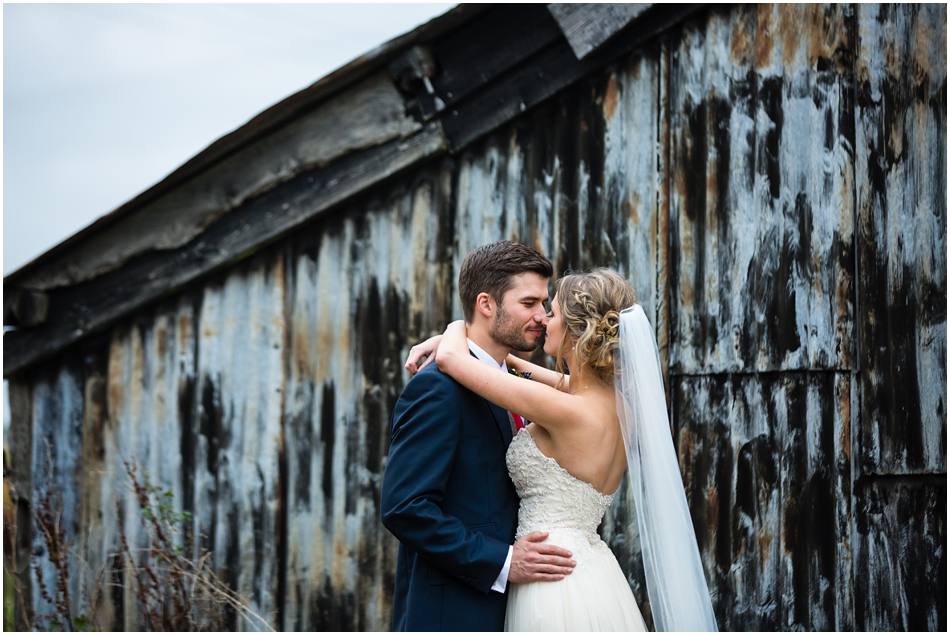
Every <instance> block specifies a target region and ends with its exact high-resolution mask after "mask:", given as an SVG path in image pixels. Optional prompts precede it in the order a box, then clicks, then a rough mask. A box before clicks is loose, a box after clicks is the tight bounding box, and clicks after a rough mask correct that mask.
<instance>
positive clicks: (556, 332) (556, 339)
mask: <svg viewBox="0 0 950 635" xmlns="http://www.w3.org/2000/svg"><path fill="white" fill-rule="evenodd" d="M545 331H546V332H545V335H544V352H545V353H547V354H548V355H550V356H551V357H557V351H558V349H559V348H560V347H561V340H562V339H564V319H563V317H562V316H561V308H560V307H559V306H558V303H557V294H556V293H555V294H554V299H553V300H551V312H550V313H548V324H547V328H546V329H545Z"/></svg>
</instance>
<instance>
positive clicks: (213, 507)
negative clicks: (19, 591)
mask: <svg viewBox="0 0 950 635" xmlns="http://www.w3.org/2000/svg"><path fill="white" fill-rule="evenodd" d="M945 46H946V7H945V6H944V5H926V6H918V5H881V6H873V5H870V6H866V5H861V6H854V5H832V6H816V5H808V6H795V5H782V6H779V5H757V6H735V7H720V8H716V9H714V10H709V11H705V12H703V13H701V14H698V15H696V16H695V17H693V18H691V19H689V20H688V21H687V22H686V23H685V24H683V25H681V26H679V27H677V28H675V29H674V30H671V31H669V32H667V33H665V34H664V35H662V36H661V37H659V38H657V39H655V40H654V41H652V42H651V43H649V44H648V45H647V46H646V47H644V48H642V49H641V50H639V51H637V52H635V53H634V54H632V55H630V56H627V57H626V58H624V59H622V60H620V61H618V62H616V63H615V64H613V65H612V66H610V67H608V68H606V69H604V70H602V71H600V72H597V73H595V74H593V75H591V76H590V77H588V78H585V79H584V80H582V81H580V82H579V83H577V84H576V85H574V86H573V87H571V88H570V89H569V90H566V91H563V92H562V93H561V94H559V95H557V96H555V97H554V98H553V99H550V100H548V101H547V102H545V103H543V104H542V105H540V106H539V107H537V108H535V109H533V110H531V111H529V112H528V113H526V114H525V115H524V116H522V117H520V118H518V119H517V120H515V121H514V122H513V123H511V124H509V125H506V126H505V127H503V128H501V129H499V130H497V131H495V132H494V133H492V134H491V135H490V136H488V137H486V138H484V139H482V140H481V141H479V142H477V143H475V144H473V145H471V146H468V147H467V148H466V149H464V150H463V151H462V152H460V153H459V154H457V155H456V156H453V157H446V158H441V159H438V160H435V161H430V162H428V163H427V164H425V165H422V166H420V167H418V168H416V169H414V170H412V171H411V172H410V173H408V174H405V175H403V176H401V177H399V178H397V179H396V180H395V181H391V182H390V183H388V184H386V185H384V186H381V187H377V188H374V189H373V190H371V191H369V192H366V193H365V194H363V195H361V196H359V197H358V198H357V199H355V200H352V201H350V202H348V203H346V204H345V205H344V206H342V207H341V208H340V209H339V210H338V212H337V213H334V214H331V215H329V216H326V217H324V218H322V219H320V220H319V221H317V222H314V223H312V224H310V225H308V226H307V227H306V228H305V229H304V230H301V231H297V232H295V233H294V235H293V236H291V237H289V238H287V239H285V240H283V241H281V242H279V243H277V244H275V245H273V246H272V247H269V248H267V249H266V250H264V251H261V252H259V253H257V254H255V255H254V256H253V257H251V258H250V259H248V260H246V261H244V262H242V263H241V264H240V265H238V266H236V267H234V268H232V269H231V270H229V271H227V272H225V273H222V274H219V275H216V276H215V277H214V278H213V279H211V280H206V281H205V282H204V283H203V284H202V285H201V286H200V287H197V288H192V289H191V290H189V291H187V292H186V293H183V294H180V295H179V296H177V297H174V298H171V299H168V300H165V301H163V302H162V303H160V304H159V305H158V306H154V307H152V308H151V309H149V310H148V311H144V312H141V313H140V314H139V315H137V316H136V317H135V318H134V319H132V320H126V321H124V322H123V323H122V324H121V325H119V326H117V327H115V328H113V329H112V330H111V331H110V333H109V334H108V335H107V336H106V337H104V338H100V339H97V340H94V341H91V342H88V343H86V344H84V345H83V346H82V347H81V348H80V349H79V350H72V351H68V352H67V353H65V354H64V355H63V356H62V357H60V358H59V359H57V360H55V361H53V362H50V363H47V364H45V365H43V367H42V368H40V369H37V370H35V371H32V372H30V373H28V374H24V375H23V376H22V377H18V378H15V379H14V380H13V381H12V382H11V403H13V404H15V405H16V404H26V405H23V406H21V407H19V408H17V407H15V408H14V410H15V411H16V412H14V417H13V422H12V425H13V426H14V430H21V429H24V428H25V429H28V430H31V434H32V436H31V437H29V439H28V442H29V443H30V446H29V447H31V448H32V450H31V451H32V455H33V462H32V465H31V466H30V467H29V472H30V473H29V474H27V475H26V476H25V477H24V478H28V479H31V482H32V486H33V496H34V499H35V498H36V497H37V496H39V495H40V494H41V493H42V492H44V491H46V490H52V491H58V492H61V493H62V494H63V496H64V503H65V505H66V509H67V516H66V518H67V523H68V524H67V530H68V532H69V535H70V536H72V537H73V538H74V540H75V541H76V544H77V545H78V549H77V551H76V553H75V554H74V555H75V558H76V564H77V566H83V565H82V562H83V561H85V562H86V563H89V565H88V566H90V567H94V564H95V563H102V562H103V561H104V559H105V558H106V555H107V554H108V553H110V552H111V551H113V550H114V549H116V547H117V542H116V541H117V536H118V533H119V527H120V526H123V527H124V528H125V531H126V533H127V534H128V535H129V536H130V539H131V540H133V541H135V540H137V539H138V537H139V536H140V534H139V530H138V525H137V521H136V519H135V517H134V514H133V510H134V501H133V499H132V497H131V494H130V492H129V487H128V484H127V480H126V479H125V477H124V468H123V466H122V460H123V459H132V460H134V461H136V462H137V463H138V464H139V465H140V466H141V469H143V470H147V471H148V473H149V475H150V477H151V478H152V480H153V481H155V482H157V483H160V484H162V485H163V486H165V487H168V488H169V489H171V490H172V491H173V493H174V502H175V505H177V506H178V509H182V510H187V511H191V512H193V513H194V522H193V529H192V531H193V532H195V535H201V536H203V538H202V540H201V544H203V545H204V546H205V547H206V548H208V549H210V550H211V551H212V552H213V553H214V555H215V562H216V564H217V565H218V566H219V568H220V570H221V571H222V573H223V575H224V577H225V578H226V579H227V580H229V581H230V582H231V583H232V584H233V585H234V586H235V588H237V589H238V590H239V591H240V592H241V593H242V594H243V595H245V596H246V597H247V598H248V599H249V600H250V602H251V606H252V608H253V610H254V611H255V612H257V613H258V614H260V615H261V616H263V617H264V618H266V619H267V620H268V621H269V622H270V623H271V624H272V625H273V626H275V627H278V628H283V629H287V630H304V629H307V630H323V629H344V630H345V629H361V630H380V629H381V630H385V629H386V628H387V627H388V620H389V598H390V595H391V592H392V583H393V580H392V576H393V571H394V569H395V554H396V543H395V541H394V539H393V538H392V537H391V536H390V535H389V534H388V533H387V532H386V531H385V530H384V529H383V527H382V525H381V523H380V521H379V489H380V481H381V477H382V474H383V470H384V467H385V454H386V447H387V439H388V430H387V427H388V416H389V412H390V411H391V409H392V406H393V404H394V403H395V400H396V399H397V397H398V395H399V393H400V391H401V389H402V387H403V385H404V383H405V382H406V381H407V379H408V377H407V376H406V375H405V373H404V372H403V370H402V368H401V363H402V360H403V359H404V357H405V354H406V352H407V350H408V347H409V346H410V345H411V344H412V343H414V342H415V341H417V340H418V339H419V338H422V337H424V336H426V335H428V334H429V333H431V332H434V331H437V330H439V329H440V328H441V327H442V326H444V324H445V323H446V322H447V321H448V320H449V319H451V318H452V317H456V316H458V315H459V314H460V313H461V311H460V308H459V305H458V299H457V298H456V293H455V280H456V277H457V272H458V268H459V265H460V263H461V259H462V258H463V257H464V254H465V253H466V252H467V251H468V250H469V249H471V248H472V247H475V246H477V245H479V244H482V243H484V242H487V241H491V240H495V239H499V238H507V237H512V238H518V239H521V240H523V241H525V242H528V243H530V244H533V245H535V246H536V247H538V248H539V249H540V250H542V251H543V252H544V253H546V254H547V255H549V256H550V257H551V258H552V260H554V262H555V265H556V268H557V270H558V271H560V272H563V271H566V270H571V269H573V270H583V269H586V268H590V267H593V266H602V265H609V266H615V267H618V268H619V269H621V270H622V271H623V272H624V273H626V274H627V275H628V276H629V277H630V279H631V281H632V282H633V284H634V285H635V287H636V289H637V292H638V295H639V300H640V302H641V303H642V304H643V305H644V307H645V308H646V309H647V311H648V314H650V315H652V316H653V318H654V320H655V325H656V326H657V332H658V339H659V342H660V347H661V355H662V358H663V362H664V365H665V366H667V367H668V390H669V393H670V398H671V403H672V413H673V422H674V428H675V430H674V434H675V439H676V442H677V447H678V450H679V455H680V462H681V467H682V470H683V473H684V481H685V483H686V488H687V494H688V498H689V501H690V507H691V510H692V512H693V517H694V525H695V527H696V531H697V536H698V541H699V545H700V548H701V552H702V556H703V561H704V565H705V567H706V573H707V577H708V579H709V581H710V586H711V591H712V593H713V601H714V606H715V609H716V614H717V617H718V619H719V624H720V627H721V628H722V629H729V630H759V629H761V630H799V629H807V630H833V629H838V630H848V629H869V630H874V629H930V630H944V629H945V628H946V604H945V597H946V507H945V500H946V404H945V402H944V395H945V391H946V363H945V359H946V309H945V307H946V261H945V253H946V232H947V226H946V207H945V202H944V201H945V199H944V194H945V191H946V172H945V166H946V146H945V139H946V58H945ZM23 438H24V437H23V436H22V435H21V437H20V439H23ZM22 442H23V441H21V443H22ZM18 469H23V468H18ZM116 499H118V500H119V503H120V504H119V506H118V508H117V507H116V505H115V501H116ZM631 509H632V501H630V500H628V499H626V498H622V499H621V500H620V501H619V502H618V504H617V505H616V506H615V507H614V509H612V510H611V511H610V513H609V515H608V518H607V520H606V521H605V523H604V526H603V528H602V531H603V534H604V535H605V537H606V538H607V539H608V540H609V542H610V543H611V545H612V546H613V548H614V550H615V552H616V553H617V555H618V557H619V558H620V560H621V563H622V564H623V565H624V567H625V569H626V570H628V571H629V577H630V581H631V585H632V587H633V588H634V591H635V594H636V596H637V598H638V601H640V602H641V604H642V606H643V607H644V612H645V613H648V608H649V607H648V606H647V602H646V599H647V598H646V590H645V588H644V586H643V582H642V575H641V573H640V563H639V556H638V550H637V542H636V538H637V537H636V533H635V530H634V529H633V528H632V525H631V518H632V516H631V514H630V512H631ZM120 524H121V525H120ZM32 540H33V543H34V546H35V548H36V550H37V551H38V552H39V553H42V540H41V539H40V538H39V537H38V536H33V538H32ZM40 562H44V559H43V556H41V557H40ZM43 567H44V570H46V571H48V572H49V570H50V566H49V564H48V562H46V563H45V564H44V565H43ZM114 581H115V582H122V573H119V574H117V577H116V579H115V580H114ZM73 593H74V595H76V594H81V593H82V591H81V589H80V588H79V585H77V588H75V589H73ZM33 600H34V603H35V605H36V607H37V609H38V610H44V606H43V602H42V600H41V599H40V598H39V596H38V594H37V592H36V590H35V589H34V593H33ZM100 608H101V611H102V614H103V615H106V616H109V619H111V620H113V621H112V625H114V626H115V627H116V628H119V629H122V628H134V627H135V626H136V625H137V624H138V622H137V621H136V620H137V617H136V612H135V602H134V597H132V596H131V594H130V592H129V591H128V588H127V586H126V591H125V593H124V594H123V592H122V591H121V590H119V591H116V592H114V593H113V594H112V595H109V596H107V597H105V598H103V599H102V606H101V607H100ZM235 625H236V626H237V627H239V628H247V629H252V628H256V627H259V626H260V625H259V624H257V623H254V622H253V621H248V620H240V621H238V622H236V624H235Z"/></svg>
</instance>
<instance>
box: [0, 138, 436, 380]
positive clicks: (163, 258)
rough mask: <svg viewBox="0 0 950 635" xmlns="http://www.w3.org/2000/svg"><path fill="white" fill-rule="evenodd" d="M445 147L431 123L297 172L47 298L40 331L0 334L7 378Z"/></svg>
mask: <svg viewBox="0 0 950 635" xmlns="http://www.w3.org/2000/svg"><path fill="white" fill-rule="evenodd" d="M446 148H447V142H446V139H445V137H444V135H443V133H442V130H441V128H440V126H439V125H438V123H434V124H430V125H429V126H427V127H425V128H423V129H422V131H420V132H419V133H417V134H416V135H414V136H412V137H410V138H408V139H400V140H395V141H390V142H389V143H386V144H383V145H381V146H378V147H375V148H371V149H368V150H364V151H362V152H358V153H354V154H352V155H349V156H346V157H344V158H342V159H339V160H338V161H336V162H334V163H333V164H332V165H330V166H327V167H326V168H325V169H323V170H315V171H312V172H307V173H304V174H300V175H298V176H297V177H295V178H293V179H291V180H290V181H288V182H286V183H284V184H283V185H281V186H279V187H277V188H274V189H273V190H271V191H269V192H267V193H265V194H263V195H261V196H259V197H258V198H256V199H254V200H253V201H250V202H248V203H246V204H245V205H243V206H241V207H239V208H238V209H236V210H233V211H232V212H230V213H229V214H226V215H224V216H222V217H221V218H220V219H218V220H217V221H215V222H214V223H212V224H211V225H209V226H208V227H207V228H206V229H205V230H204V231H203V232H202V233H201V234H200V235H198V236H197V237H195V238H194V239H193V240H191V241H190V242H188V243H187V244H185V245H182V246H181V247H179V248H177V249H172V250H166V251H155V252H150V253H147V254H143V255H142V256H140V257H138V258H136V259H134V260H131V261H129V262H127V263H126V264H125V266H123V267H122V268H120V269H116V270H114V271H110V272H108V273H106V274H103V275H101V276H99V277H98V278H95V279H94V280H91V281H89V282H87V283H85V284H79V285H71V286H69V287H64V288H63V289H62V290H59V291H58V292H57V293H51V294H50V315H51V316H54V318H53V320H52V321H51V322H50V323H49V324H48V325H46V326H44V327H41V328H34V329H18V330H15V331H9V332H6V333H4V335H3V343H4V348H3V374H4V377H10V376H12V375H15V374H17V373H18V372H20V371H22V370H24V369H25V368H26V367H27V366H29V365H32V364H35V363H37V362H39V361H42V360H43V359H46V358H48V357H50V356H51V355H53V354H54V353H55V352H57V351H58V350H60V349H62V348H64V347H65V346H68V345H70V344H72V343H74V342H76V341H78V340H80V339H81V338H84V337H86V336H88V335H90V334H93V333H96V332H99V331H101V330H103V329H105V328H106V327H107V326H108V325H109V324H111V323H112V322H114V321H115V320H118V319H120V318H122V317H124V316H127V315H129V314H130V313H132V312H134V311H136V310H138V309H140V308H142V307H143V306H145V305H146V304H148V303H150V302H153V301H156V300H158V299H161V298H163V297H166V296H168V295H170V294H172V293H174V292H176V291H178V290H180V289H182V288H183V287H184V286H185V285H188V284H190V283H193V282H195V281H196V280H198V279H200V278H203V277H206V276H207V275H209V274H211V273H213V272H215V271H217V270H219V269H221V268H222V267H225V266H227V265H229V264H232V263H234V262H237V261H238V260H241V259H243V258H246V257H247V256H248V255H250V254H251V253H254V252H255V251H258V250H260V249H262V248H264V247H265V246H267V245H268V244H270V243H272V242H274V241H275V240H278V239H279V238H281V237H283V236H285V235H286V234H287V233H289V232H291V231H293V230H295V229H297V228H299V227H300V226H302V225H304V224H305V223H307V222H309V221H311V220H313V219H314V218H316V217H317V216H319V215H320V214H322V213H324V212H326V211H327V210H329V209H331V208H332V207H334V206H336V205H339V204H340V203H342V202H344V201H345V200H347V199H348V198H350V197H351V196H353V195H355V194H358V193H360V192H362V191H364V190H366V189H367V188H369V187H371V186H373V185H376V184H378V183H380V182H381V181H383V180H384V179H387V178H389V177H391V176H393V175H395V174H397V173H398V172H400V171H402V170H404V169H405V168H407V167H410V166H412V165H415V164H416V163H418V162H419V161H422V160H423V159H426V158H429V157H432V156H435V155H438V154H440V153H442V152H444V151H445V150H446Z"/></svg>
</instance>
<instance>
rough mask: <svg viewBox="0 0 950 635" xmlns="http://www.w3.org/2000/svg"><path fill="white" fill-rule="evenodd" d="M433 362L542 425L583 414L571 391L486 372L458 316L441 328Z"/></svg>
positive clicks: (573, 419)
mask: <svg viewBox="0 0 950 635" xmlns="http://www.w3.org/2000/svg"><path fill="white" fill-rule="evenodd" d="M435 363H436V364H438V365H439V369H440V370H441V371H442V372H444V373H447V374H448V375H450V376H451V377H452V378H453V379H454V380H455V381H457V382H459V383H460V384H462V385H463V386H465V387H466V388H468V389H469V390H471V391H472V392H475V393H477V394H478V395H480V396H482V397H484V398H485V399H487V400H488V401H491V402H492V403H494V404H496V405H499V406H501V407H502V408H505V409H506V410H510V411H512V412H517V413H518V414H520V415H521V416H522V417H526V418H527V419H530V420H531V421H533V422H534V423H536V424H537V425H539V426H541V427H543V428H548V429H550V428H555V427H558V426H559V425H561V424H562V422H568V421H574V422H577V421H580V420H582V419H583V418H584V415H585V413H584V408H583V402H582V400H581V399H580V398H579V397H577V396H575V395H571V394H569V393H565V392H561V391H560V390H556V389H554V388H552V387H551V386H548V385H545V384H543V383H541V382H537V381H525V380H524V379H523V378H521V377H515V376H514V375H511V374H508V373H498V372H487V373H486V372H485V363H484V362H481V361H479V360H478V359H476V358H475V357H473V356H472V355H471V354H470V353H469V350H468V341H467V339H466V335H465V323H464V322H462V321H461V320H459V321H457V322H452V323H451V324H449V326H448V328H446V329H445V333H443V334H442V341H441V342H440V343H439V349H438V352H437V353H436V356H435Z"/></svg>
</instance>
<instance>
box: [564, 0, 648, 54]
mask: <svg viewBox="0 0 950 635" xmlns="http://www.w3.org/2000/svg"><path fill="white" fill-rule="evenodd" d="M652 6H653V4H651V3H635V2H631V3H627V4H573V3H570V4H569V3H561V4H549V5H548V11H550V12H551V15H553V16H554V19H555V20H557V23H558V25H560V27H561V31H562V32H563V33H564V37H566V38H567V41H568V42H570V44H571V49H573V51H574V55H575V56H577V59H583V58H584V57H587V55H589V54H590V53H591V52H592V51H594V50H595V49H597V48H598V47H599V46H601V45H602V44H603V43H604V42H606V41H607V40H609V39H610V38H611V37H613V36H614V35H616V34H617V33H618V32H619V31H620V30H621V29H623V28H624V27H625V26H627V25H628V24H630V23H631V22H633V21H634V20H635V19H637V17H639V16H640V14H642V13H643V12H644V11H646V10H647V9H649V8H650V7H652Z"/></svg>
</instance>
